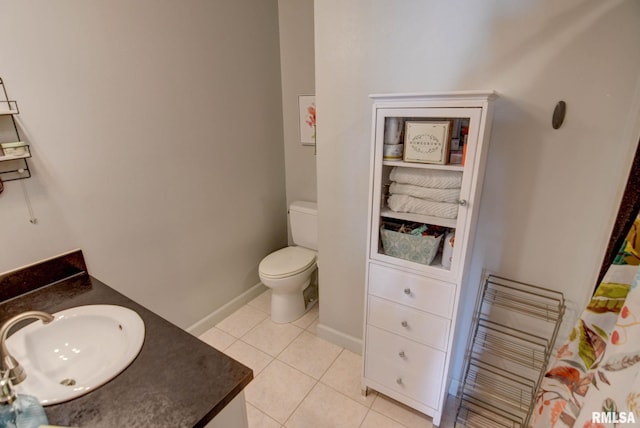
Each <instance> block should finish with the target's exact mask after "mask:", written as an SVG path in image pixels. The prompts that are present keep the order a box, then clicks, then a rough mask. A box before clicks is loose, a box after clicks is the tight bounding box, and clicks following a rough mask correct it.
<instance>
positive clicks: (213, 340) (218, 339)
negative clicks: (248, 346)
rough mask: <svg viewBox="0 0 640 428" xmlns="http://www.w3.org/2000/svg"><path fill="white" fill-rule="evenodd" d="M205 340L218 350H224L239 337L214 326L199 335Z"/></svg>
mask: <svg viewBox="0 0 640 428" xmlns="http://www.w3.org/2000/svg"><path fill="white" fill-rule="evenodd" d="M199 339H200V340H202V341H203V342H205V343H207V344H209V345H211V346H213V347H214V348H216V349H217V350H218V351H224V350H225V349H227V348H228V347H229V346H231V344H232V343H233V342H235V341H236V340H237V339H236V338H235V337H233V336H231V335H230V334H228V333H225V332H224V331H222V330H220V329H218V328H216V327H213V328H210V329H209V330H207V331H205V332H204V333H202V334H201V335H200V336H199Z"/></svg>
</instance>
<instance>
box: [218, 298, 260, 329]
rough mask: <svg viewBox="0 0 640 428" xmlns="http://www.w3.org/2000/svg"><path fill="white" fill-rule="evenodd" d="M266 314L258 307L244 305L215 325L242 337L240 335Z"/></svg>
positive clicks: (256, 323)
mask: <svg viewBox="0 0 640 428" xmlns="http://www.w3.org/2000/svg"><path fill="white" fill-rule="evenodd" d="M268 316H269V315H268V314H266V313H264V312H262V311H261V310H259V309H256V308H253V307H251V306H247V305H244V306H243V307H241V308H240V309H238V310H237V311H235V312H234V313H232V314H231V315H229V316H228V317H227V318H225V319H223V320H222V321H220V322H219V323H218V324H217V325H216V327H217V328H218V329H220V330H222V331H224V332H225V333H228V334H230V335H232V336H234V337H242V335H244V334H245V333H246V332H248V331H249V330H251V329H252V328H253V327H255V326H256V325H258V324H259V323H260V322H261V321H263V320H264V319H265V318H267V317H268Z"/></svg>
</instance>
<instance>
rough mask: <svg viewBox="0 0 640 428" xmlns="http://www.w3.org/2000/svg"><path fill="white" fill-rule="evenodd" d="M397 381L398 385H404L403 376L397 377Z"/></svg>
mask: <svg viewBox="0 0 640 428" xmlns="http://www.w3.org/2000/svg"><path fill="white" fill-rule="evenodd" d="M396 383H397V384H398V385H402V378H401V377H399V378H397V379H396Z"/></svg>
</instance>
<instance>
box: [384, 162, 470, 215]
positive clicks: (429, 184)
mask: <svg viewBox="0 0 640 428" xmlns="http://www.w3.org/2000/svg"><path fill="white" fill-rule="evenodd" d="M389 178H390V179H391V186H390V187H389V193H390V194H391V195H390V196H389V199H388V204H389V208H391V209H392V210H393V211H396V212H403V213H416V214H426V215H431V216H436V217H443V218H450V219H455V218H457V217H458V206H459V205H458V200H459V199H460V187H461V185H462V171H448V170H439V169H437V170H436V169H422V168H406V167H399V166H397V167H394V168H393V169H392V170H391V174H390V176H389Z"/></svg>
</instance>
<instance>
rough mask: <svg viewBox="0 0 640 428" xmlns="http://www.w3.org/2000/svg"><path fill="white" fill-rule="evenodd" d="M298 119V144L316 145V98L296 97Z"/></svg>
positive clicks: (313, 96) (312, 96) (309, 96)
mask: <svg viewBox="0 0 640 428" xmlns="http://www.w3.org/2000/svg"><path fill="white" fill-rule="evenodd" d="M298 118H299V123H300V143H301V144H302V145H303V146H315V144H316V96H315V95H298Z"/></svg>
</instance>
